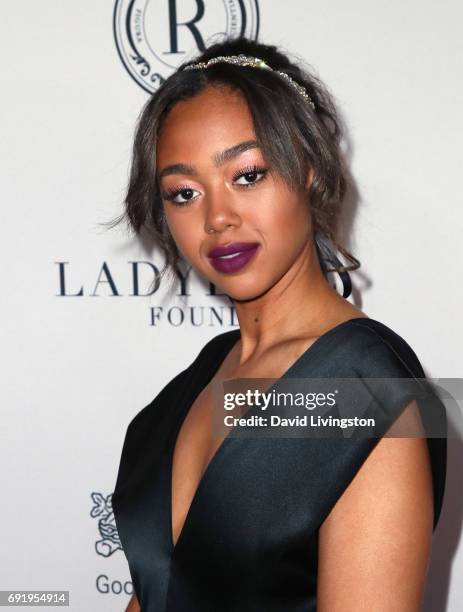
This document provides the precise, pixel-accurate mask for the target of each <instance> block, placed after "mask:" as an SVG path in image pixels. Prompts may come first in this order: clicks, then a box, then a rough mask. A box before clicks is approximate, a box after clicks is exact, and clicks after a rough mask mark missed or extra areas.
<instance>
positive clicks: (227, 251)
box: [207, 242, 260, 274]
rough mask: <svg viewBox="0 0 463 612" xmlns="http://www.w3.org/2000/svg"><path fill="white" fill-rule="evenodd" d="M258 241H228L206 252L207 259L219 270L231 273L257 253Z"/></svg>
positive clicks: (239, 268)
mask: <svg viewBox="0 0 463 612" xmlns="http://www.w3.org/2000/svg"><path fill="white" fill-rule="evenodd" d="M259 246H260V245H259V243H258V242H230V243H229V244H226V245H223V246H218V247H215V249H212V250H211V251H209V253H208V254H207V255H208V257H209V261H210V262H211V264H212V265H213V266H214V268H215V269H216V270H218V271H219V272H224V273H225V274H233V272H238V270H241V268H243V267H244V266H245V265H246V264H247V263H248V261H250V260H251V259H252V258H253V257H254V255H255V254H256V253H257V250H258V248H259Z"/></svg>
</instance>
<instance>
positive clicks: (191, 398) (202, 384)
mask: <svg viewBox="0 0 463 612" xmlns="http://www.w3.org/2000/svg"><path fill="white" fill-rule="evenodd" d="M361 319H368V320H369V321H373V320H374V319H371V318H370V317H355V318H353V319H347V320H346V321H342V322H341V323H338V324H337V325H335V326H334V327H331V328H330V329H329V330H328V331H326V332H325V333H323V334H322V335H321V336H318V338H316V339H315V340H314V341H313V342H312V344H310V345H309V346H308V347H307V348H306V349H305V350H304V352H303V353H302V354H301V355H299V357H298V358H297V359H296V360H295V361H294V362H293V363H292V364H291V365H290V366H289V367H288V368H287V370H286V371H285V372H284V373H283V374H282V375H281V376H280V377H279V378H278V379H277V380H276V381H275V382H274V383H273V384H272V385H271V387H270V388H269V389H268V391H269V390H270V389H272V388H273V387H274V386H275V385H276V384H277V383H278V382H279V381H281V380H284V379H286V378H287V377H288V376H289V375H290V374H291V373H292V372H293V371H294V370H295V369H296V368H297V366H298V365H299V364H300V363H301V361H302V360H303V359H306V358H307V356H308V355H309V354H312V353H313V352H314V351H315V350H316V349H317V348H319V347H320V346H321V344H322V342H323V341H324V340H326V339H327V338H328V337H331V335H332V334H333V333H334V332H336V331H339V330H340V329H341V328H344V326H346V325H347V324H349V323H355V322H357V321H359V320H361ZM240 338H241V330H240V329H239V328H238V329H235V330H232V332H231V333H230V338H229V339H227V342H225V343H224V345H223V347H221V350H220V355H219V356H218V359H217V362H216V364H214V365H213V366H212V367H209V369H208V372H207V375H204V376H202V374H203V371H204V368H205V367H208V366H210V361H208V358H207V357H206V356H204V360H203V361H202V362H201V363H200V364H199V372H198V375H197V376H194V375H192V376H191V379H190V384H189V385H188V386H187V391H186V393H185V400H184V402H182V403H183V406H182V408H183V409H182V411H181V415H180V417H179V419H178V422H177V424H176V427H175V430H174V432H173V433H172V435H171V437H170V439H169V445H170V446H169V453H168V455H169V456H168V461H167V469H168V478H167V480H168V489H169V490H168V502H167V509H168V517H167V522H168V528H169V529H168V531H169V534H168V537H169V543H170V550H171V557H173V556H174V554H175V552H176V551H177V549H178V548H179V544H181V543H182V541H183V539H184V537H185V536H184V533H185V531H186V530H187V529H188V525H189V523H190V522H191V515H192V513H193V512H194V508H195V506H196V504H197V499H198V497H199V495H200V494H201V493H202V490H203V489H204V487H205V483H206V481H207V478H208V477H210V474H211V472H212V471H213V469H214V466H215V465H216V464H217V462H218V461H219V458H220V456H221V455H222V454H223V453H224V451H225V449H226V447H227V446H228V445H229V443H230V440H232V439H235V438H233V437H232V436H231V431H229V432H228V434H227V435H226V436H225V437H224V439H223V440H222V442H221V443H220V445H219V446H218V447H217V448H216V450H215V452H214V454H213V455H212V457H211V458H210V460H209V461H208V463H207V465H206V469H205V470H204V472H203V474H202V476H201V478H200V479H199V482H198V485H197V487H196V490H195V492H194V494H193V497H192V498H191V502H190V505H189V508H188V510H187V513H186V515H185V520H184V521H183V525H182V527H181V529H180V532H179V534H178V536H177V541H176V542H175V544H174V538H173V533H172V526H173V520H172V492H173V491H172V484H173V458H174V452H175V447H176V444H177V439H178V435H179V432H180V429H181V427H182V425H183V423H184V421H185V419H186V417H187V415H188V412H189V411H190V409H191V407H192V405H193V404H194V402H195V401H196V399H197V397H198V396H199V394H200V393H201V391H203V390H204V389H205V388H206V386H207V385H208V384H209V383H210V381H211V380H212V379H213V378H214V376H215V375H216V373H217V372H218V371H219V369H220V366H221V365H222V364H223V363H224V361H225V359H226V358H227V356H228V354H229V353H230V352H231V351H232V349H233V347H234V346H235V345H236V343H237V342H238V340H239V339H240Z"/></svg>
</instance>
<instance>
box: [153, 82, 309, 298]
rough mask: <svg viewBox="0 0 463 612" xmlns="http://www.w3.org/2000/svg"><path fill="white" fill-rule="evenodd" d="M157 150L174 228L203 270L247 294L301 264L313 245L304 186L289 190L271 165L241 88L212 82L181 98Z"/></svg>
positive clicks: (237, 293) (231, 291)
mask: <svg viewBox="0 0 463 612" xmlns="http://www.w3.org/2000/svg"><path fill="white" fill-rule="evenodd" d="M156 155H157V168H156V171H157V176H158V178H159V184H160V187H161V192H162V197H163V206H164V211H165V215H166V220H167V224H168V227H169V230H170V232H171V234H172V237H173V238H174V240H175V242H176V244H177V246H178V249H179V250H180V252H181V253H182V255H183V257H184V258H185V259H186V260H187V261H188V262H189V263H190V264H191V265H192V266H193V267H194V268H195V269H196V270H197V271H198V272H199V273H200V274H201V275H202V276H204V277H206V278H207V279H208V280H209V281H210V282H212V283H214V284H215V285H216V286H217V287H219V288H220V289H221V290H222V291H223V292H224V293H226V294H227V295H229V296H230V297H232V298H233V299H236V300H247V299H252V298H254V297H257V296H259V295H262V294H263V293H265V292H267V291H268V290H269V289H271V287H273V286H274V285H275V284H277V283H278V282H279V281H280V280H281V279H282V278H283V277H284V276H285V275H288V274H289V275H291V270H293V271H295V269H297V268H299V267H300V262H301V261H304V257H305V255H306V254H307V253H308V252H309V249H310V230H311V219H310V213H309V210H308V206H307V194H306V193H304V192H301V191H299V192H297V191H296V190H294V191H291V190H290V189H289V188H288V187H287V185H285V183H284V182H283V180H282V179H281V178H280V177H279V176H278V175H277V174H276V173H275V172H274V171H272V169H271V168H270V167H269V165H268V164H267V162H266V160H265V159H264V157H263V154H262V151H261V150H260V149H259V148H258V146H257V143H256V135H255V132H254V127H253V122H252V117H251V114H250V112H249V109H248V107H247V105H246V103H245V101H244V99H243V98H242V97H241V96H240V95H239V94H236V93H233V92H232V91H231V90H229V89H226V88H220V89H219V88H217V87H207V88H206V89H205V90H203V92H202V93H200V94H199V95H197V96H196V97H194V98H191V99H189V100H185V101H181V102H179V103H177V104H176V105H175V106H174V107H173V109H172V110H171V111H170V112H169V114H168V115H167V117H166V119H165V121H164V124H163V126H162V129H161V131H160V133H159V138H158V143H157V149H156ZM309 176H310V178H312V175H311V174H310V175H309ZM308 185H309V182H308V183H307V186H308ZM232 243H247V244H245V245H242V244H241V245H236V246H235V247H233V244H232ZM223 245H230V246H231V247H232V248H231V250H232V251H234V252H235V254H233V253H228V257H225V258H224V257H222V258H220V257H217V258H212V259H211V257H210V255H209V254H210V251H211V250H212V249H214V248H216V247H218V246H223ZM251 247H252V248H251ZM244 249H249V250H248V251H245V250H244ZM237 252H238V253H241V254H238V255H236V253H237ZM219 254H220V253H219Z"/></svg>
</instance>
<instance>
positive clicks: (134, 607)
mask: <svg viewBox="0 0 463 612" xmlns="http://www.w3.org/2000/svg"><path fill="white" fill-rule="evenodd" d="M140 610H141V608H140V604H139V603H138V599H137V596H136V595H135V593H134V594H133V595H132V597H131V598H130V601H129V603H128V606H127V608H126V609H125V612H140Z"/></svg>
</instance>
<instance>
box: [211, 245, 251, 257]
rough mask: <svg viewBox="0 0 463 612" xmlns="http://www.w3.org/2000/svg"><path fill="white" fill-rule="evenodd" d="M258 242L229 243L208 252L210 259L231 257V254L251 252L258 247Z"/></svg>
mask: <svg viewBox="0 0 463 612" xmlns="http://www.w3.org/2000/svg"><path fill="white" fill-rule="evenodd" d="M258 244H259V243H258V242H229V243H227V244H224V245H219V246H216V247H215V248H213V249H211V250H210V251H209V252H208V254H207V255H208V257H221V256H222V255H230V254H231V253H239V252H241V251H249V250H250V249H253V248H254V247H255V246H257V245H258Z"/></svg>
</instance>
